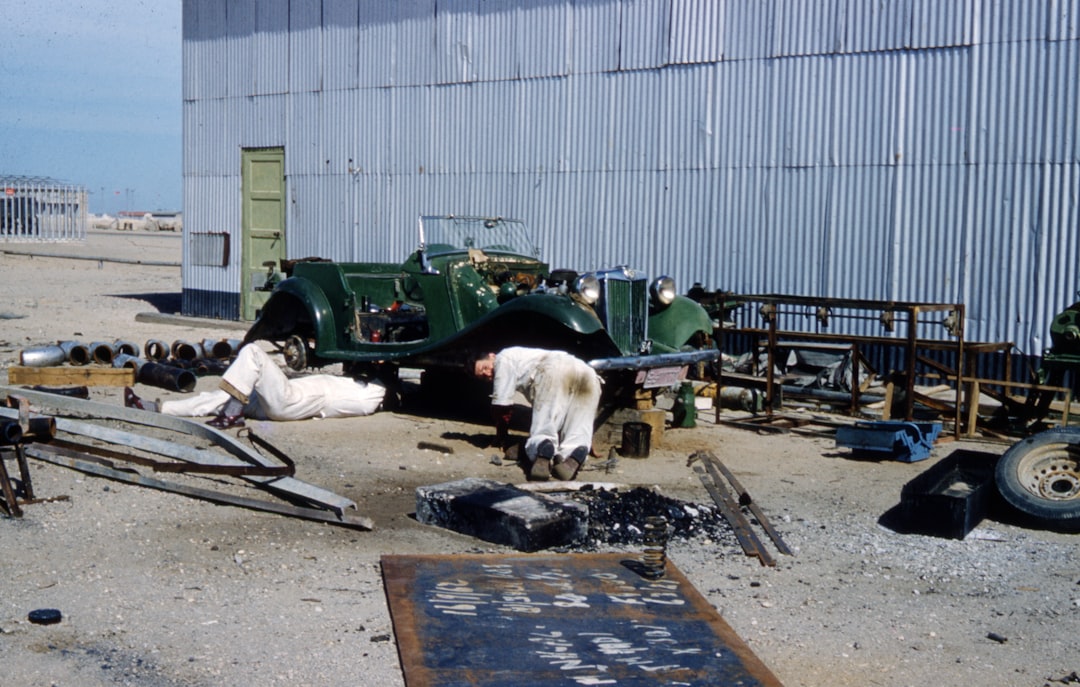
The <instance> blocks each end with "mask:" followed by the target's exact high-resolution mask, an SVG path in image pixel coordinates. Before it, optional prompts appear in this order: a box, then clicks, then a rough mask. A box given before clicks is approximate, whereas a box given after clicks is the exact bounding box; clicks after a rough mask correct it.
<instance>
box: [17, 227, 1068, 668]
mask: <svg viewBox="0 0 1080 687" xmlns="http://www.w3.org/2000/svg"><path fill="white" fill-rule="evenodd" d="M0 248H2V249H4V250H3V251H0V270H2V273H3V275H4V282H5V288H4V292H3V294H2V295H0V322H2V327H3V328H2V329H0V365H3V366H4V368H5V369H4V371H3V373H0V381H6V367H7V366H8V365H12V364H17V361H18V354H19V351H20V350H21V349H23V348H25V347H30V346H35V345H40V344H44V343H50V342H52V341H55V340H61V339H77V340H81V341H86V342H89V341H97V340H113V339H128V340H133V341H140V342H141V341H145V340H147V339H162V340H166V341H172V340H176V339H194V340H197V339H201V338H207V337H212V338H219V337H222V336H236V335H241V334H242V333H243V329H242V328H239V329H236V330H235V331H230V330H228V329H218V328H217V327H215V326H212V325H214V324H221V323H206V322H200V321H191V320H180V321H176V322H163V321H162V320H160V319H155V318H146V317H144V316H141V315H142V314H143V313H147V312H155V311H158V310H160V311H162V312H174V311H175V310H176V308H177V306H178V302H179V295H178V294H179V292H180V276H179V268H177V267H170V266H168V265H167V264H163V265H158V264H149V265H148V264H142V265H139V264H132V263H130V262H128V263H123V262H119V263H118V262H109V261H106V260H101V261H98V260H72V259H60V258H51V257H41V256H40V254H41V253H43V252H47V251H52V252H54V253H56V254H65V253H66V254H69V255H82V256H84V257H86V256H89V257H96V256H103V257H104V256H108V257H110V258H120V259H131V258H138V259H141V260H144V261H147V260H149V261H155V260H160V261H163V262H166V263H167V262H169V261H175V262H178V261H179V259H180V241H179V237H177V236H174V235H167V234H149V233H130V232H126V233H123V232H114V233H92V234H91V235H90V236H89V237H88V239H87V241H86V242H84V243H78V244H49V245H46V246H31V245H27V244H8V245H6V246H5V245H2V244H0ZM19 251H32V252H35V253H37V254H38V256H37V257H28V256H26V255H18V254H14V253H15V252H19ZM215 382H216V379H215V378H209V377H208V378H202V379H200V381H199V388H200V389H202V388H211V387H213V386H214V383H215ZM140 391H141V392H142V393H144V395H148V396H155V395H157V396H162V397H167V396H168V395H169V394H168V393H166V392H161V391H160V390H156V389H151V388H144V387H140ZM92 393H93V398H94V399H95V400H101V401H105V402H109V403H115V404H119V403H120V393H119V389H116V388H104V387H98V388H94V389H93V390H92ZM705 415H708V416H707V417H699V423H698V426H697V427H696V428H692V429H669V430H668V431H666V432H665V433H664V436H663V439H662V440H661V441H659V442H658V443H656V444H654V446H653V451H652V453H651V455H650V457H649V458H647V459H643V460H634V459H621V460H620V461H619V462H618V465H617V466H615V468H614V469H613V470H612V471H610V472H601V471H599V470H596V469H593V470H589V471H586V472H583V474H582V479H589V480H596V481H603V482H617V483H620V484H624V485H628V486H634V485H643V486H650V487H656V488H657V489H659V491H660V492H661V493H662V494H664V495H665V496H666V497H670V498H672V499H677V500H679V501H680V502H682V503H687V504H699V505H708V504H710V503H711V500H710V498H709V495H708V493H707V492H706V491H705V489H704V488H703V486H702V484H701V482H700V481H699V480H698V478H697V476H696V475H695V474H694V473H693V472H692V471H691V470H690V469H689V468H688V467H687V465H686V461H687V458H688V456H689V455H690V454H692V453H694V452H695V451H699V450H709V451H712V452H713V453H715V454H716V455H717V456H718V457H720V458H721V459H722V460H723V461H724V463H725V464H726V465H728V466H729V467H730V468H731V469H732V470H733V471H734V473H735V474H736V475H737V476H738V478H739V480H740V481H741V482H742V484H743V485H744V486H745V487H746V489H747V490H748V491H749V492H750V493H751V494H752V495H753V497H754V500H755V501H756V502H757V503H758V504H759V505H761V507H762V508H763V509H764V510H765V512H766V514H767V515H768V516H769V518H770V519H771V520H772V522H773V524H774V525H775V526H776V528H777V529H778V530H779V531H780V533H781V534H782V536H783V537H784V539H785V540H786V541H787V543H788V544H789V545H790V546H791V547H792V549H794V554H795V555H794V556H783V555H777V556H776V557H777V565H776V566H775V567H764V566H762V565H760V564H759V563H758V561H757V560H756V559H754V558H750V557H747V556H745V555H744V554H743V553H742V551H741V549H740V548H739V547H738V545H737V543H736V542H735V540H734V538H733V537H731V536H730V534H729V533H725V532H722V531H711V532H706V533H705V534H703V535H700V536H697V537H693V538H690V539H682V538H676V539H674V540H673V541H672V542H671V543H670V545H669V548H668V554H669V557H670V559H671V560H672V561H673V563H674V564H675V565H676V566H677V567H678V568H679V570H681V571H682V572H683V573H684V574H685V575H686V577H687V578H688V579H689V580H690V581H691V582H692V583H693V585H694V586H695V587H696V588H697V590H698V591H700V592H701V593H702V594H703V595H705V597H706V598H707V599H708V600H709V602H710V603H712V604H713V605H714V606H715V607H716V608H717V609H718V611H719V612H720V613H721V614H722V616H723V618H724V619H725V620H726V622H727V623H728V624H729V625H731V627H732V628H733V629H734V630H735V632H736V633H737V634H738V635H739V636H740V637H741V638H742V639H743V640H744V641H745V642H746V643H747V645H748V646H749V647H750V649H751V650H752V651H753V652H754V653H755V654H756V655H757V656H758V657H759V658H760V659H761V660H762V661H763V662H764V663H765V665H767V666H768V667H769V669H770V670H772V671H773V673H775V675H776V676H777V677H778V678H779V680H780V681H781V682H782V683H783V684H785V685H789V686H794V685H807V686H819V685H821V686H823V685H888V686H901V685H928V684H933V685H961V684H987V685H1017V686H1031V687H1034V686H1042V685H1058V684H1080V677H1078V673H1080V565H1078V561H1080V555H1078V554H1080V536H1077V535H1066V534H1059V533H1053V532H1047V531H1040V530H1035V529H1025V528H1023V527H1020V526H1018V525H1017V524H1014V523H1013V522H1011V521H1010V519H1009V518H1008V517H1002V520H1003V521H994V520H986V521H984V522H983V523H982V524H980V525H979V527H977V528H976V529H975V530H974V531H973V532H972V533H971V534H969V535H968V537H967V538H965V539H964V540H962V541H959V540H951V539H941V538H936V537H929V536H922V535H914V534H900V533H897V532H894V531H892V530H890V529H888V528H887V527H885V526H884V525H883V524H882V519H883V517H884V516H885V515H886V514H887V513H888V512H889V511H890V509H893V508H894V507H895V506H896V505H897V504H898V503H899V498H900V489H901V487H902V486H903V485H904V484H905V483H906V482H907V481H909V480H910V479H912V478H913V477H915V476H916V475H918V474H919V473H921V472H922V471H923V470H924V469H926V468H927V467H929V466H930V465H932V464H933V463H935V462H936V461H938V460H940V459H942V458H944V457H946V456H947V455H949V454H950V453H951V452H952V451H953V450H956V449H958V448H968V449H974V450H980V451H987V452H991V453H1001V452H1002V451H1003V450H1004V449H1005V446H1004V445H1002V444H989V443H974V442H941V443H939V445H938V446H937V447H935V449H934V451H933V455H932V456H931V458H930V459H929V460H927V461H924V462H921V463H915V464H907V463H901V462H895V461H886V462H877V461H865V460H855V459H853V458H852V457H851V456H850V455H849V454H848V452H846V451H845V450H843V449H838V448H836V446H835V443H834V442H833V441H832V440H831V439H830V438H828V437H826V436H806V435H800V434H789V435H775V434H757V433H755V432H750V431H747V430H744V429H738V428H734V427H731V426H728V425H724V424H720V425H717V424H714V423H713V422H712V421H711V420H712V418H711V414H705ZM255 425H256V430H257V431H259V432H260V433H262V434H263V435H265V436H267V437H269V438H270V439H271V441H273V443H274V444H275V445H276V446H277V447H278V448H280V449H282V450H283V451H284V452H285V453H287V454H288V455H289V456H291V457H292V458H293V459H294V460H295V461H296V463H297V466H298V473H297V476H298V477H299V478H301V479H303V480H306V481H308V482H311V483H314V484H317V485H320V486H323V487H326V488H328V489H331V490H333V491H336V492H338V493H340V494H343V495H346V496H348V497H350V498H352V499H354V500H355V501H357V503H358V504H360V514H361V515H364V516H367V517H370V518H372V519H373V520H374V522H375V529H374V531H371V532H363V531H356V530H350V529H344V528H339V527H333V526H328V525H324V524H320V523H315V522H307V521H302V520H298V519H295V518H289V517H285V516H279V515H271V514H266V513H258V512H254V511H250V510H244V509H240V508H234V507H224V506H215V505H212V504H209V503H206V502H202V501H196V500H192V499H187V498H184V497H182V496H178V495H176V494H171V493H166V492H158V491H152V490H150V489H145V488H141V487H135V486H129V485H125V484H120V483H117V482H112V481H108V480H104V479H100V478H96V477H90V476H87V475H84V474H82V473H78V472H74V471H71V470H67V469H64V468H60V467H54V466H51V465H46V464H43V463H40V462H38V461H32V462H31V471H32V476H33V480H34V487H35V491H36V492H37V495H38V496H43V497H56V496H66V497H67V499H66V500H61V501H54V502H49V503H38V504H32V505H28V506H26V507H25V515H24V517H23V518H21V519H10V518H2V517H0V551H3V552H4V555H3V560H2V562H0V572H2V575H0V580H2V582H0V585H2V586H0V665H2V666H3V672H4V678H3V682H4V684H5V685H14V686H20V685H73V686H74V685H78V686H95V685H103V686H104V685H136V686H151V685H155V686H156V685H161V686H172V685H177V686H192V687H194V686H200V687H201V686H209V685H290V686H291V685H319V686H322V685H379V686H388V687H393V686H395V685H403V684H404V680H403V677H402V672H401V668H400V663H399V661H398V654H397V646H396V643H395V641H394V629H393V627H392V625H391V622H390V616H389V612H388V609H387V602H386V597H385V595H384V591H383V588H382V579H381V574H380V566H379V560H380V556H382V555H386V554H437V553H468V552H506V551H507V550H506V549H504V548H502V547H499V546H495V545H491V544H488V543H485V542H482V541H479V540H476V539H473V538H470V537H467V536H464V535H459V534H456V533H453V532H449V531H445V530H442V529H439V528H435V527H429V526H425V525H421V524H419V523H417V522H416V520H415V519H414V518H413V517H412V513H413V512H414V510H415V500H414V490H415V488H416V487H417V486H422V485H430V484H436V483H440V482H445V481H450V480H454V479H459V478H463V477H466V476H476V477H486V478H491V479H497V480H501V481H506V482H514V483H519V482H521V481H522V480H523V477H522V474H521V471H520V469H518V468H517V467H516V466H513V465H510V464H508V463H504V464H502V465H496V464H494V463H493V462H492V461H491V451H490V450H489V449H488V448H487V446H486V443H485V442H486V440H487V437H488V436H489V429H488V428H487V427H486V426H484V425H481V424H475V423H472V422H468V421H461V420H453V419H446V418H439V417H428V416H424V415H420V414H413V413H409V412H392V413H391V412H385V413H380V414H378V415H375V416H372V417H368V418H351V419H342V420H309V421H304V422H297V423H287V424H273V423H255ZM420 441H427V442H434V443H437V444H441V445H444V446H446V447H449V448H450V449H452V451H453V452H452V453H443V452H440V451H434V450H425V449H420V448H418V446H417V445H418V442H420ZM593 462H594V463H598V461H595V460H594V461H593ZM8 465H9V470H11V469H12V468H13V467H14V465H13V463H12V462H11V461H9V462H8ZM260 496H261V495H260ZM886 522H887V521H886ZM597 548H599V549H603V550H626V551H631V552H636V551H637V550H638V549H639V547H638V546H637V545H636V544H618V543H615V544H610V543H609V544H602V545H599V546H598V547H597ZM567 555H572V554H567ZM39 608H57V609H60V610H61V611H62V612H63V614H64V618H63V621H62V622H61V623H59V624H55V625H36V624H31V623H29V622H28V620H27V614H28V613H29V612H30V611H32V610H34V609H39Z"/></svg>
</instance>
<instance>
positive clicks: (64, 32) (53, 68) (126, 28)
mask: <svg viewBox="0 0 1080 687" xmlns="http://www.w3.org/2000/svg"><path fill="white" fill-rule="evenodd" d="M0 22H2V24H0V177H4V176H11V175H20V176H44V177H50V178H52V179H56V180H58V181H63V182H66V183H69V184H73V185H77V186H82V187H84V188H85V189H86V190H87V192H88V193H89V201H88V203H89V209H90V212H93V213H97V214H101V213H104V212H107V213H109V214H114V215H115V214H116V212H118V211H121V210H132V211H150V212H153V211H176V210H182V209H183V207H182V200H183V196H182V172H181V138H182V136H181V98H182V91H181V59H180V58H181V0H0Z"/></svg>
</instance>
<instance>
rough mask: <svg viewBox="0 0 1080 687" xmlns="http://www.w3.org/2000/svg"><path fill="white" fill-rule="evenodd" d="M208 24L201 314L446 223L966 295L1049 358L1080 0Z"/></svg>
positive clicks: (449, 7)
mask: <svg viewBox="0 0 1080 687" xmlns="http://www.w3.org/2000/svg"><path fill="white" fill-rule="evenodd" d="M183 26H184V28H183V32H184V42H183V45H184V48H183V49H184V86H183V97H184V105H183V107H184V140H185V155H184V205H185V207H184V212H185V219H186V222H187V232H186V236H185V255H184V273H183V284H184V299H183V303H184V305H183V307H184V310H185V312H186V313H188V314H191V315H200V316H216V317H222V318H228V319H233V318H250V317H251V316H252V315H253V313H254V309H255V308H257V306H258V303H259V295H258V292H257V291H255V289H258V288H259V286H260V284H261V282H262V281H263V280H264V276H263V275H264V272H265V270H266V268H265V267H263V266H262V264H261V262H259V261H258V257H259V256H260V255H263V253H261V252H260V251H261V250H262V248H260V247H259V246H260V245H261V246H262V247H263V248H266V246H271V251H272V250H281V251H283V252H284V253H285V254H286V255H287V257H290V258H300V257H305V256H320V257H326V258H332V259H336V260H386V261H399V260H402V259H403V258H404V257H405V255H406V254H407V252H408V251H410V250H411V249H413V248H414V247H415V243H416V240H417V237H416V231H415V220H416V217H417V215H419V214H422V213H424V214H437V213H454V214H498V215H503V216H513V217H519V218H522V219H525V220H527V221H529V223H530V224H531V226H532V227H533V230H534V232H535V233H536V235H537V239H538V243H540V245H541V247H542V250H543V253H544V257H545V258H546V259H548V260H549V261H550V262H551V263H552V264H553V265H554V266H566V267H574V268H578V269H586V268H595V267H603V266H611V265H615V264H629V265H632V266H635V267H639V268H642V269H645V270H646V271H648V272H649V273H650V274H657V273H659V272H666V273H668V274H670V275H672V276H674V277H675V278H676V279H677V280H678V281H679V283H680V284H681V285H683V288H684V289H685V288H687V287H688V286H689V285H690V284H691V283H692V282H695V281H696V282H701V283H703V284H704V285H705V286H706V287H707V288H709V289H721V288H722V289H728V290H733V291H736V292H740V293H781V294H798V295H807V296H825V297H833V298H861V299H879V300H884V299H893V300H904V301H922V302H946V303H948V302H963V303H965V304H966V306H967V314H968V320H967V327H966V338H967V339H968V340H979V341H1013V342H1015V343H1016V344H1017V346H1018V348H1019V349H1020V350H1021V351H1023V352H1027V353H1031V354H1036V355H1037V354H1038V353H1039V352H1041V349H1042V348H1043V347H1044V346H1045V345H1046V344H1047V342H1048V330H1049V323H1050V320H1051V318H1052V316H1053V315H1054V314H1055V313H1056V312H1057V311H1059V310H1060V309H1062V308H1063V307H1064V306H1066V305H1068V304H1069V303H1071V302H1073V300H1074V294H1075V292H1076V289H1077V286H1078V281H1080V280H1078V279H1077V265H1078V262H1080V237H1078V232H1077V231H1076V225H1077V219H1078V208H1077V202H1078V194H1080V136H1078V132H1080V126H1078V121H1077V118H1078V116H1080V115H1078V113H1080V102H1078V100H1080V0H1046V1H1042V0H1040V1H1038V2H1031V1H1030V0H993V1H991V0H949V1H947V2H942V1H941V0H875V2H866V1H865V0H754V1H750V0H520V1H515V0H397V1H395V2H386V1H385V0H258V1H256V0H184V20H183ZM279 182H280V183H279ZM268 227H269V228H268ZM230 247H231V248H230ZM275 247H276V248H275ZM245 256H248V257H245ZM252 256H253V257H254V258H255V259H254V260H252V259H249V258H251V257H252ZM245 261H247V262H246V263H245ZM875 333H877V332H875Z"/></svg>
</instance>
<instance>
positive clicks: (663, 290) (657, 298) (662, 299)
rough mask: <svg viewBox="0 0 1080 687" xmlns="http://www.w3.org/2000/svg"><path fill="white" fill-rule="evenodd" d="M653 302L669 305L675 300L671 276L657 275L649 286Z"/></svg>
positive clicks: (673, 283) (673, 282)
mask: <svg viewBox="0 0 1080 687" xmlns="http://www.w3.org/2000/svg"><path fill="white" fill-rule="evenodd" d="M649 292H650V293H651V295H652V298H653V302H654V303H656V304H658V305H671V304H672V303H673V302H674V301H675V280H674V279H672V278H671V277H657V279H656V281H654V282H653V283H652V286H650V287H649Z"/></svg>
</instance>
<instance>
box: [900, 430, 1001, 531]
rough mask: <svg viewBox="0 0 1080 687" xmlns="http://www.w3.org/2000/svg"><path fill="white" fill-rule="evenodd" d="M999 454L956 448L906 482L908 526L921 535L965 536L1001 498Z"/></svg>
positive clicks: (903, 502) (902, 497)
mask: <svg viewBox="0 0 1080 687" xmlns="http://www.w3.org/2000/svg"><path fill="white" fill-rule="evenodd" d="M998 458H999V456H998V455H996V454H993V453H986V452H984V451H971V450H968V449H957V450H955V451H953V452H952V453H951V454H949V455H948V456H946V457H944V458H942V459H941V460H940V461H938V462H937V464H935V465H933V466H932V467H930V468H929V469H928V470H926V471H925V472H923V473H922V474H920V475H919V476H918V477H915V478H914V479H912V480H911V481H910V482H908V483H907V484H905V485H904V487H903V489H902V490H901V492H900V506H901V515H902V517H903V521H904V525H905V528H906V529H907V530H909V531H911V532H916V533H919V534H929V535H933V536H935V537H946V538H950V539H963V538H964V537H966V536H967V534H968V532H970V531H971V530H973V529H975V526H976V525H978V524H979V523H980V522H981V521H982V519H983V518H984V517H986V516H987V515H989V514H990V513H991V512H992V511H993V509H994V507H995V504H996V502H997V500H998V492H997V484H996V483H995V482H994V468H995V466H996V465H997V461H998Z"/></svg>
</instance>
